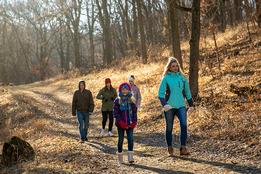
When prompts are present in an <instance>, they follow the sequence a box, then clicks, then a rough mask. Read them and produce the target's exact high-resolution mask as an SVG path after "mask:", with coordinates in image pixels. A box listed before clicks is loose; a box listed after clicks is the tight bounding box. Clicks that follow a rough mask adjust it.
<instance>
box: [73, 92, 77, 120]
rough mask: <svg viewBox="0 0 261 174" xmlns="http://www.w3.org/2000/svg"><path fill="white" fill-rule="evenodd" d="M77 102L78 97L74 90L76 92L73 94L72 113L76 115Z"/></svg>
mask: <svg viewBox="0 0 261 174" xmlns="http://www.w3.org/2000/svg"><path fill="white" fill-rule="evenodd" d="M76 103H77V99H76V94H75V92H74V94H73V101H72V115H73V116H75V115H76Z"/></svg>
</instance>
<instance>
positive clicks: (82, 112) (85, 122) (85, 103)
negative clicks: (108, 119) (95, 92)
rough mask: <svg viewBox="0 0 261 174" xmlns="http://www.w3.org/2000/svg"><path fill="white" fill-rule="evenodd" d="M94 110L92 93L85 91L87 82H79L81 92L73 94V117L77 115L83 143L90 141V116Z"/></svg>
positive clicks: (77, 91)
mask: <svg viewBox="0 0 261 174" xmlns="http://www.w3.org/2000/svg"><path fill="white" fill-rule="evenodd" d="M93 109H94V102H93V97H92V93H91V91H89V90H87V89H85V82H84V81H83V80H80V81H79V90H76V91H75V92H74V94H73V101H72V115H73V116H75V115H76V111H77V117H78V122H79V131H80V135H81V142H82V143H83V142H84V141H88V138H87V132H88V128H89V116H90V115H91V114H92V112H93Z"/></svg>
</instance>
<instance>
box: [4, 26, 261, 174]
mask: <svg viewBox="0 0 261 174" xmlns="http://www.w3.org/2000/svg"><path fill="white" fill-rule="evenodd" d="M235 33H237V34H235ZM217 38H218V40H217V44H218V46H219V58H220V67H221V68H220V69H219V68H218V61H217V58H216V56H215V54H216V51H215V49H214V43H213V40H212V39H211V38H210V37H207V38H206V39H202V41H201V60H200V63H199V66H200V72H199V75H200V77H199V90H200V92H199V95H200V100H199V101H196V102H195V103H196V109H195V111H194V112H193V114H192V115H189V116H188V129H189V139H188V147H189V149H190V151H191V152H193V153H192V155H191V157H188V158H181V157H179V156H178V155H176V156H175V157H174V158H173V159H170V158H166V145H165V142H164V141H165V140H164V129H165V121H164V118H163V116H162V107H161V105H160V102H159V101H158V95H157V92H158V88H159V85H160V81H161V75H162V73H163V69H164V66H165V64H166V62H167V58H168V57H169V56H170V49H169V48H165V47H164V48H156V47H155V48H153V49H150V51H149V62H150V63H149V64H147V65H143V64H141V63H140V62H141V60H140V59H139V58H136V57H133V58H128V59H122V60H119V61H117V62H114V65H112V66H110V67H108V68H106V69H103V70H96V69H93V70H92V71H91V73H89V74H87V75H80V73H79V72H77V71H75V72H69V73H67V74H63V75H59V76H57V77H56V78H52V79H49V80H46V81H41V82H36V83H33V84H28V85H20V86H14V87H0V95H1V99H0V113H1V118H0V131H1V135H0V146H2V145H3V143H4V142H5V141H9V139H10V138H11V136H13V135H17V136H19V137H22V138H24V139H26V140H27V141H29V142H30V143H31V144H32V146H33V147H34V149H35V150H36V151H37V156H36V160H35V161H34V162H26V163H25V164H18V165H16V166H15V167H13V168H5V167H4V166H1V168H0V169H1V170H2V171H3V173H4V172H7V173H9V172H10V171H11V172H13V171H15V172H18V173H20V172H25V173H48V172H58V173H66V172H72V173H77V172H79V173H84V172H90V171H94V172H95V171H96V172H97V173H99V172H106V171H107V172H108V173H117V172H120V173H125V172H126V171H130V170H133V171H135V172H146V171H147V172H152V173H153V172H155V173H172V172H174V171H175V172H192V173H206V172H210V173H212V172H215V171H217V172H219V173H227V172H232V173H255V172H260V162H261V160H260V155H261V154H260V153H261V146H260V139H261V135H260V131H261V130H260V129H261V114H260V113H261V105H260V101H261V97H260V88H261V51H260V50H261V33H260V32H259V33H258V32H257V31H255V32H253V33H252V42H249V41H248V35H247V31H246V30H244V27H243V26H240V27H238V28H237V29H231V30H228V31H226V33H224V34H218V35H217ZM182 50H183V55H184V64H185V72H186V73H187V72H188V61H189V60H188V59H189V56H188V53H189V45H188V43H183V44H182ZM220 73H221V74H222V75H220ZM130 75H134V76H135V77H136V79H137V80H136V84H137V86H138V87H139V88H140V90H141V93H142V105H141V108H140V110H139V112H138V118H139V123H138V127H137V129H136V130H135V146H136V147H134V148H135V151H137V156H136V159H137V160H136V161H137V162H136V164H134V165H124V167H122V166H121V167H119V165H118V164H117V161H116V155H114V154H115V152H116V143H117V137H114V138H109V137H107V138H100V137H99V131H100V127H101V116H100V115H101V114H100V108H101V102H100V101H99V100H97V99H95V100H94V102H95V105H96V106H95V112H94V115H93V116H92V119H91V127H90V137H91V138H90V139H91V140H90V143H89V144H85V145H83V146H81V147H80V146H79V144H78V143H77V140H78V131H77V120H76V118H75V117H73V116H71V111H70V109H71V108H70V107H71V100H72V95H73V92H74V91H75V90H76V89H77V85H78V81H79V80H80V79H83V80H85V81H86V83H87V88H88V89H89V90H91V91H92V94H93V96H96V95H97V93H98V91H99V90H100V89H101V88H102V87H104V79H105V78H107V77H109V78H111V80H112V85H113V86H114V87H116V88H117V87H118V86H119V84H120V83H122V82H125V81H128V78H129V76H130ZM178 124H179V123H178V121H177V119H175V123H174V130H173V131H174V140H175V147H178V134H179V126H178ZM114 133H116V128H115V127H114ZM1 148H2V147H1ZM83 151H84V152H83ZM152 158H153V159H152ZM82 159H85V160H84V161H82ZM144 160H145V162H144ZM87 161H89V163H88V162H87ZM173 161H175V163H176V165H175V167H171V165H170V164H171V163H172V162H173ZM201 163H203V164H201ZM184 164H186V165H187V166H188V165H189V166H188V167H189V168H185V167H184ZM186 165H185V166H186ZM182 166H183V167H182Z"/></svg>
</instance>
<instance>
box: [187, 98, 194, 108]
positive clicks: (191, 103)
mask: <svg viewBox="0 0 261 174" xmlns="http://www.w3.org/2000/svg"><path fill="white" fill-rule="evenodd" d="M188 104H189V107H192V106H193V100H192V98H191V99H189V100H188Z"/></svg>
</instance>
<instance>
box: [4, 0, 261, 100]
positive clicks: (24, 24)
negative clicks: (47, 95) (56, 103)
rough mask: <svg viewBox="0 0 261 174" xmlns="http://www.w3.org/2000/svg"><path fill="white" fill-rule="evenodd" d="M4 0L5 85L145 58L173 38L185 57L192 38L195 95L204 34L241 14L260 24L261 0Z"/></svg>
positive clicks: (244, 19) (241, 19)
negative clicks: (182, 45) (132, 58)
mask: <svg viewBox="0 0 261 174" xmlns="http://www.w3.org/2000/svg"><path fill="white" fill-rule="evenodd" d="M0 3H1V6H0V82H1V83H2V84H4V85H5V84H10V83H12V84H15V85H19V84H26V83H32V82H35V81H39V80H45V79H48V78H50V77H53V76H56V75H58V74H61V73H65V72H68V71H71V70H76V69H77V70H79V71H80V72H81V73H82V74H86V73H88V72H91V71H92V70H93V69H95V68H103V67H105V66H109V65H111V64H112V63H113V62H115V61H117V60H121V59H125V58H127V59H130V58H131V57H134V56H141V57H142V62H143V63H147V62H148V61H150V59H153V54H152V52H153V51H155V50H157V49H162V48H166V47H168V46H172V55H174V56H175V57H177V58H178V59H179V60H180V61H181V60H182V59H184V56H187V55H185V53H184V50H182V49H181V47H180V42H181V41H187V42H190V44H191V45H190V46H191V50H190V65H191V69H190V73H189V74H190V75H191V74H193V75H194V76H191V77H190V78H191V79H190V86H191V88H192V93H194V94H193V95H196V94H197V93H198V89H197V86H198V84H197V81H198V79H197V78H198V77H197V72H198V67H197V62H198V59H199V57H200V56H201V57H204V55H206V54H207V56H206V59H207V60H208V59H210V57H211V55H208V54H209V52H208V51H209V50H210V49H209V47H208V46H205V48H204V49H203V52H200V53H199V49H198V47H199V39H200V41H201V42H202V41H204V38H205V37H206V36H209V35H213V38H214V40H216V38H215V36H216V34H217V32H226V28H228V27H232V28H233V27H236V26H237V25H238V24H240V23H242V22H244V23H246V24H247V26H246V27H249V25H251V26H253V27H254V29H257V28H258V27H260V26H261V10H260V3H261V1H260V0H214V1H211V0H201V1H200V0H194V1H191V0H166V1H164V0H147V1H144V0H16V1H15V0H10V1H6V0H1V1H0ZM193 15H195V16H193ZM199 27H200V28H199ZM249 33H250V32H249ZM199 37H200V38H199ZM249 39H250V40H251V35H249ZM192 47H193V49H192ZM216 50H217V52H218V45H216ZM188 56H189V55H188ZM193 56H194V57H193ZM212 56H213V55H212ZM216 56H217V58H218V57H219V55H218V54H217V55H216ZM181 63H182V61H181ZM193 66H194V67H193ZM195 75H196V76H195ZM193 81H196V82H195V83H194V82H193ZM194 86H196V88H195V89H193V88H194ZM194 91H195V92H194Z"/></svg>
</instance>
